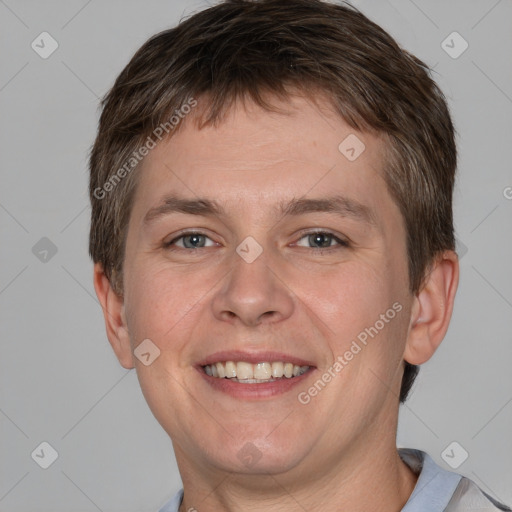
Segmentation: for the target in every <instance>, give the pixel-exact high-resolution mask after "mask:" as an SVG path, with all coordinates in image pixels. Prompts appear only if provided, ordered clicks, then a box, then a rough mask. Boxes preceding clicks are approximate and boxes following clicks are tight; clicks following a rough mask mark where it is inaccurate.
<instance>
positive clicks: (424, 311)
mask: <svg viewBox="0 0 512 512" xmlns="http://www.w3.org/2000/svg"><path fill="white" fill-rule="evenodd" d="M458 284H459V260H458V257H457V254H456V253H455V252H454V251H445V252H444V253H442V254H441V255H440V256H439V257H438V259H437V260H436V262H435V263H434V266H433V267H432V269H431V272H430V274H429V275H428V276H427V277H426V280H425V283H424V285H423V287H422V289H421V290H420V291H419V292H418V293H417V295H416V297H415V298H414V302H413V306H412V309H411V322H410V325H409V334H408V336H407V343H406V346H405V352H404V359H405V360H406V361H407V362H409V363H411V364H415V365H418V364H423V363H424V362H426V361H428V360H429V359H430V358H431V357H432V355H433V354H434V352H435V351H436V349H437V347H438V346H439V345H440V343H441V341H442V340H443V338H444V336H445V334H446V331H447V330H448V325H449V324H450V319H451V316H452V311H453V303H454V300H455V292H456V291H457V286H458Z"/></svg>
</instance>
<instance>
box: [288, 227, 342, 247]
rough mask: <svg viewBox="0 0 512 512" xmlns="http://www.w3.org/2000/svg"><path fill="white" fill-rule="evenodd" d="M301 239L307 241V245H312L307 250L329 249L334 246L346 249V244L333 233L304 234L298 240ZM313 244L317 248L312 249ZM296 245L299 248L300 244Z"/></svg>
mask: <svg viewBox="0 0 512 512" xmlns="http://www.w3.org/2000/svg"><path fill="white" fill-rule="evenodd" d="M302 239H307V243H309V244H312V245H313V247H309V248H310V249H314V250H322V249H330V248H332V247H335V246H336V245H338V246H343V247H348V242H346V241H345V240H342V239H340V238H338V237H337V236H335V235H334V233H331V232H329V231H314V232H311V233H306V234H305V235H303V236H302V237H301V238H300V240H302ZM332 242H335V244H334V245H333V244H332ZM314 244H318V245H319V246H317V247H314ZM297 245H299V246H300V245H301V244H299V243H297Z"/></svg>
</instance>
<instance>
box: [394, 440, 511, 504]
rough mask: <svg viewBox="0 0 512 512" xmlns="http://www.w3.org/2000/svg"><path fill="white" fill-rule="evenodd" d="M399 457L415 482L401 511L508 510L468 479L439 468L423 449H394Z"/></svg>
mask: <svg viewBox="0 0 512 512" xmlns="http://www.w3.org/2000/svg"><path fill="white" fill-rule="evenodd" d="M398 453H399V454H400V457H401V458H402V460H403V461H404V462H405V463H406V464H407V465H408V466H409V467H410V468H411V469H412V470H413V471H414V472H415V473H417V474H418V481H417V482H416V486H415V488H414V490H413V493H412V494H411V496H410V497H409V500H408V501H407V503H406V504H405V506H404V508H403V509H402V512H423V511H428V512H466V511H470V510H479V511H482V512H486V511H488V512H495V511H496V512H498V511H500V510H509V511H510V510H512V509H510V508H508V507H507V506H505V505H503V504H501V503H498V502H497V501H496V500H494V499H493V498H492V497H490V496H489V495H487V494H486V493H485V492H483V491H482V490H481V489H480V488H479V487H478V486H477V485H476V484H475V483H474V482H473V481H472V480H470V479H469V478H466V477H464V476H462V475H459V474H458V473H454V472H452V471H447V470H445V469H443V468H441V467H440V466H439V465H438V464H436V463H435V461H434V460H433V459H432V458H431V457H430V456H429V455H428V454H427V453H425V452H423V451H421V450H413V449H410V448H401V449H399V450H398Z"/></svg>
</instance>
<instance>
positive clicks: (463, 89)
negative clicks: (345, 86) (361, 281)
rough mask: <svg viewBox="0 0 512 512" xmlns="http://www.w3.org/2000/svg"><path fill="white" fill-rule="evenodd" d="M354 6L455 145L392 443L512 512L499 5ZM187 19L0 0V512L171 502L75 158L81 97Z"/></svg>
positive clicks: (511, 99) (87, 141)
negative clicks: (451, 294)
mask: <svg viewBox="0 0 512 512" xmlns="http://www.w3.org/2000/svg"><path fill="white" fill-rule="evenodd" d="M354 4H355V5H356V6H358V7H359V8H360V9H362V10H363V12H365V13H366V14H367V15H368V16H369V17H371V18H372V19H374V20H375V21H376V22H377V23H379V24H381V25H382V26H383V27H384V28H386V29H387V30H389V31H390V32H391V33H392V35H394V36H395V37H396V38H397V39H398V41H399V42H400V43H401V44H402V45H403V46H404V47H406V48H407V49H409V50H411V51H412V52H413V53H415V54H417V55H418V56H419V57H420V58H422V59H424V60H425V61H426V62H427V63H428V64H429V65H431V66H434V67H435V72H436V75H435V76H436V79H437V80H438V82H439V84H440V85H441V87H442V89H443V90H444V91H445V93H446V95H447V96H448V98H449V101H450V105H451V109H452V112H453V116H454V120H455V123H456V127H457V130H458V135H459V140H458V143H459V151H460V165H459V172H460V174H459V178H458V184H457V188H456V193H455V219H456V230H457V236H458V239H459V249H460V251H461V255H462V259H461V282H460V287H459V293H458V296H457V300H456V305H455V312H454V318H453V321H452V325H451V327H450V330H449V332H448V335H447V336H446V339H445V341H444V343H443V345H442V346H441V348H440V349H439V351H438V353H437V354H436V355H435V356H434V358H433V359H432V360H431V361H430V362H428V363H427V364H426V365H424V366H423V368H422V370H421V372H420V377H419V379H418V382H417V384H416V385H415V389H414V393H413V394H412V396H411V398H410V400H409V401H408V402H407V404H406V405H405V406H404V407H403V408H402V411H401V417H400V426H399V434H398V443H399V445H400V446H410V447H417V448H421V449H424V450H426V451H428V452H429V453H430V454H431V455H432V456H433V457H434V459H435V460H436V461H437V462H438V463H439V464H441V465H442V466H443V467H446V468H447V469H450V468H449V466H448V465H447V464H446V462H445V461H444V460H443V458H442V456H441V454H442V452H443V450H445V448H446V447H447V446H448V445H449V444H450V443H452V442H453V441H457V442H458V443H459V444H460V446H461V447H463V449H464V450H466V451H467V452H468V453H469V457H468V458H467V460H466V461H465V462H464V463H463V464H461V465H460V467H459V468H458V469H457V471H458V472H460V473H463V474H465V475H467V476H469V477H470V478H472V479H473V480H475V481H476V482H477V483H478V484H479V485H480V486H481V487H482V488H483V489H484V490H485V491H487V492H488V493H490V494H491V495H493V496H495V497H498V498H499V499H501V500H503V501H506V502H508V504H511V503H512V457H511V456H512V436H511V432H512V372H511V370H510V367H511V361H512V334H511V332H512V330H511V327H512V321H511V319H512V272H511V270H510V262H511V261H512V237H511V234H512V200H511V198H512V188H507V187H512V173H511V170H510V169H511V161H512V141H511V139H510V136H511V133H512V122H511V120H512V116H511V114H512V59H511V57H510V56H511V55H512V24H511V20H512V2H511V1H510V0H501V1H496V0H481V1H468V0H459V1H449V2H447V1H441V0H439V1H420V0H415V1H414V2H413V1H411V0H390V1H382V0H379V1H378V0H372V1H370V0H366V1H365V0H363V1H354ZM204 5H206V4H205V2H202V1H199V0H196V1H194V2H185V1H176V0H172V1H170V0H166V1H163V0H149V1H144V2H142V1H139V2H135V1H119V0H107V1H100V0H90V1H85V0H72V1H69V0H68V1H63V0H61V1H45V2H41V1H35V0H32V1H28V0H26V1H22V0H18V1H15V0H0V38H1V41H0V42H1V46H0V47H1V49H2V50H1V61H0V72H1V74H0V111H1V113H2V115H1V116H0V136H1V139H0V144H1V172H2V174H1V179H2V182H1V183H2V186H1V189H0V221H1V243H0V251H1V262H2V264H1V266H0V318H1V326H2V332H1V356H0V443H1V456H0V511H9V512H19V511H38V512H40V511H53V512H60V511H66V512H69V511H70V510H74V511H96V510H102V511H105V512H106V511H121V510H122V511H152V510H153V511H154V510H157V509H158V507H159V506H161V505H162V504H163V503H164V502H165V501H166V500H168V499H169V498H170V497H171V496H172V495H173V494H174V492H175V491H176V490H177V489H178V488H179V487H180V480H179V475H178V471H177V468H176V465H175V462H174V458H173V454H172V446H171V443H170V441H169V439H168V438H167V436H166V434H165V433H164V432H163V430H162V429H161V428H160V426H159V425H158V424H157V422H156V420H154V418H153V416H152V415H151V413H150V411H149V409H148V407H147V405H146V403H145V401H144V399H143V397H142V394H141V392H140V389H139V385H138V381H137V378H136V375H135V371H134V370H131V371H126V370H124V369H123V368H122V367H120V366H119V364H118V362H117V360H116V359H115V357H114V355H113V353H112V350H111V348H110V345H109V344H108V341H107V338H106V335H105V330H104V324H103V316H102V313H101V309H100V307H99V305H98V302H97V301H96V297H95V294H94V289H93V285H92V263H91V262H90V261H89V259H88V255H87V237H88V227H89V213H90V209H89V205H88V197H87V167H86V161H87V152H88V149H89V147H90V145H91V144H92V141H93V138H94V135H95V129H96V124H97V120H98V115H99V113H98V109H97V105H98V99H99V98H100V97H101V96H103V94H104V93H105V92H106V91H107V90H108V88H109V87H110V86H111V85H112V83H113V81H114V79H115V77H116V76H117V74H118V73H119V72H120V71H121V69H122V68H123V67H124V65H125V64H126V63H127V62H128V60H129V58H130V57H131V55H132V54H133V52H134V51H135V50H136V49H137V48H138V47H139V46H140V45H141V44H142V43H143V42H144V41H145V40H146V39H147V38H148V37H149V36H151V35H152V34H154V33H156V32H157V31H160V30H163V29H165V28H168V27H170V26H172V25H174V24H175V23H176V22H177V21H178V20H179V19H180V17H181V16H182V15H183V14H189V13H191V12H194V11H195V10H198V9H200V8H201V7H202V6H204ZM43 31H47V32H49V33H50V34H51V35H52V37H53V38H55V40H56V41H57V42H58V44H59V47H58V49H57V50H56V51H55V52H54V53H53V54H52V55H51V56H50V57H49V58H47V59H42V58H41V57H40V56H39V55H38V54H37V53H36V52H35V51H34V50H33V49H32V48H31V43H32V41H33V40H34V39H36V38H37V36H38V35H39V34H40V33H41V32H43ZM453 31H457V32H458V33H460V34H461V36H462V37H463V38H464V39H465V40H466V41H467V42H468V44H469V47H468V49H467V50H466V51H465V52H464V53H463V54H462V55H460V56H459V57H458V58H452V57H451V56H450V55H448V54H447V53H446V51H445V49H443V47H442V45H441V43H442V41H444V40H445V39H446V38H447V36H448V35H449V34H451V33H452V32H453ZM445 44H447V43H445ZM448 44H449V45H450V46H453V47H454V48H453V49H452V52H453V51H457V50H460V49H461V44H462V42H461V40H460V39H455V40H454V42H453V43H452V42H451V40H450V39H448ZM43 237H47V238H48V239H49V240H51V242H52V243H53V244H54V246H55V248H56V249H57V252H56V253H55V254H53V253H52V251H51V249H50V252H48V253H47V254H46V255H45V254H44V253H43V252H41V251H42V250H44V249H45V248H48V241H47V240H43V241H40V239H41V238H43ZM38 243H39V245H36V244H38ZM34 246H35V249H33V248H34ZM466 251H467V252H466ZM34 253H35V254H34ZM41 258H42V261H41ZM42 441H46V442H48V443H50V444H51V445H52V446H53V447H54V448H55V450H57V452H58V454H59V456H58V458H57V460H56V461H55V462H54V463H53V464H52V465H51V466H50V467H49V468H48V469H42V468H41V467H39V465H37V464H36V462H34V460H33V459H32V458H31V453H32V452H33V450H34V449H35V448H36V447H38V445H39V444H40V443H41V442H42ZM454 453H455V458H458V457H460V456H461V455H460V454H461V453H463V452H461V451H460V448H456V449H455V452H454Z"/></svg>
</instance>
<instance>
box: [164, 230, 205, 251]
mask: <svg viewBox="0 0 512 512" xmlns="http://www.w3.org/2000/svg"><path fill="white" fill-rule="evenodd" d="M180 240H182V241H183V242H182V244H181V245H179V244H178V242H179V241H180ZM206 240H211V239H210V238H208V237H207V236H206V235H204V234H203V233H198V232H196V231H190V232H187V233H182V234H181V235H180V236H179V237H177V238H174V239H173V240H171V241H170V242H167V243H166V244H165V246H166V247H172V246H176V247H179V248H180V249H202V248H203V247H211V246H212V245H215V244H211V245H210V246H207V245H205V244H206Z"/></svg>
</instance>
